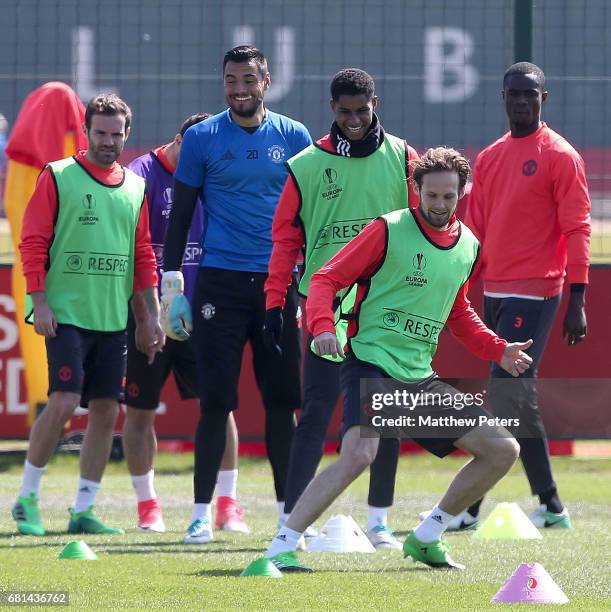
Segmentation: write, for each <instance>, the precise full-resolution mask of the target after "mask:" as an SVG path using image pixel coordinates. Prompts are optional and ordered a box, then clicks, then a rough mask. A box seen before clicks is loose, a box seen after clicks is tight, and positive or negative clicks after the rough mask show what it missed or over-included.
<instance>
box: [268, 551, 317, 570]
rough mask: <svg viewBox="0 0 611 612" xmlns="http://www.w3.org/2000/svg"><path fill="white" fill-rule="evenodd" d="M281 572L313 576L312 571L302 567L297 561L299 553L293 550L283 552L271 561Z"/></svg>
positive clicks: (271, 558)
mask: <svg viewBox="0 0 611 612" xmlns="http://www.w3.org/2000/svg"><path fill="white" fill-rule="evenodd" d="M269 560H270V561H271V562H272V563H273V564H274V565H275V566H276V567H277V568H278V569H279V570H280V571H281V572H294V573H298V572H301V573H305V574H311V573H312V572H313V570H312V569H310V568H309V567H306V566H305V565H302V564H301V563H300V562H299V559H297V553H296V552H295V551H293V550H289V551H287V552H281V553H278V554H277V555H274V556H273V557H270V559H269Z"/></svg>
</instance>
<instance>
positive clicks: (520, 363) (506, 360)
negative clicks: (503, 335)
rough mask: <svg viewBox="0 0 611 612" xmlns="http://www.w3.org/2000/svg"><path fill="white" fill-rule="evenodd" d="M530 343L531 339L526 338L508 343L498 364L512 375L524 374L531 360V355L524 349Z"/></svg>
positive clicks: (527, 347)
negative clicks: (522, 340)
mask: <svg viewBox="0 0 611 612" xmlns="http://www.w3.org/2000/svg"><path fill="white" fill-rule="evenodd" d="M532 343H533V341H532V340H527V341H526V342H512V343H510V344H508V345H507V346H506V347H505V351H504V352H503V356H502V357H501V360H500V361H499V365H500V366H501V367H502V368H503V370H505V371H506V372H509V373H510V374H511V375H512V376H514V377H517V376H520V374H524V372H526V370H528V368H530V364H531V363H532V362H533V360H532V357H531V356H530V355H527V354H526V353H525V352H524V351H525V350H527V349H529V348H530V347H531V346H532Z"/></svg>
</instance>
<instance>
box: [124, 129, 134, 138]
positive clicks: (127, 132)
mask: <svg viewBox="0 0 611 612" xmlns="http://www.w3.org/2000/svg"><path fill="white" fill-rule="evenodd" d="M131 131H132V128H131V127H128V128H126V129H125V140H127V139H128V138H129V133H130V132H131Z"/></svg>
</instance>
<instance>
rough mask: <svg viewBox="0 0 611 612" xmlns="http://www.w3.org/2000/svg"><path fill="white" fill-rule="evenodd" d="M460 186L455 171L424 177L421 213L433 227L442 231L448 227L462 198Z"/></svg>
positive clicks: (421, 193)
mask: <svg viewBox="0 0 611 612" xmlns="http://www.w3.org/2000/svg"><path fill="white" fill-rule="evenodd" d="M458 184H459V179H458V173H457V172H453V171H447V172H446V171H444V172H431V173H430V174H425V175H424V176H423V177H422V187H421V188H420V190H419V193H420V212H421V213H422V216H423V217H424V219H425V221H426V222H427V223H428V224H429V225H430V226H431V227H434V228H435V229H439V230H442V229H445V228H446V227H447V226H448V223H449V222H450V219H451V218H452V215H453V214H454V211H455V210H456V205H457V204H458V200H459V199H460V197H461V196H462V191H460V190H459V187H458Z"/></svg>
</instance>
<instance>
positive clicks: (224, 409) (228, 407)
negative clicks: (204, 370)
mask: <svg viewBox="0 0 611 612" xmlns="http://www.w3.org/2000/svg"><path fill="white" fill-rule="evenodd" d="M236 404H237V398H236V397H235V396H233V397H232V396H231V394H227V393H223V392H222V389H220V388H218V386H217V387H213V388H212V389H209V390H207V391H206V393H205V395H203V396H202V398H201V400H200V410H201V411H210V412H218V413H225V414H226V415H227V416H229V414H230V413H231V411H232V410H233V409H234V408H235V407H236Z"/></svg>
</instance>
